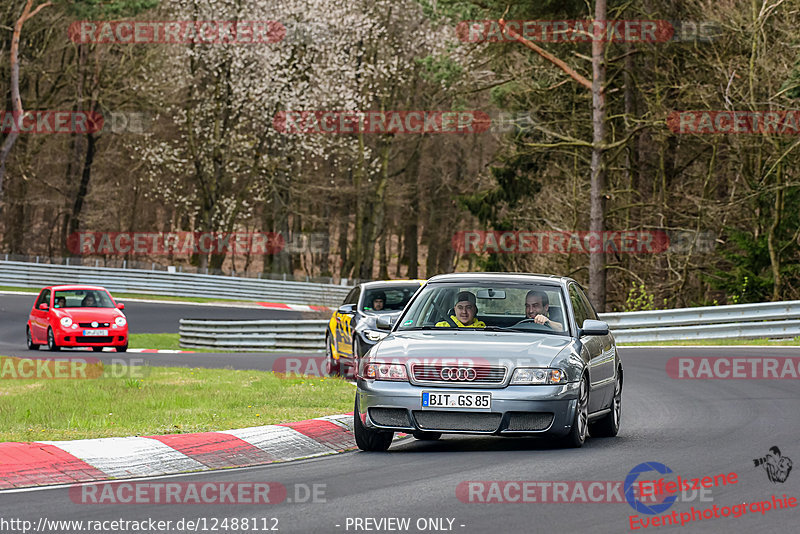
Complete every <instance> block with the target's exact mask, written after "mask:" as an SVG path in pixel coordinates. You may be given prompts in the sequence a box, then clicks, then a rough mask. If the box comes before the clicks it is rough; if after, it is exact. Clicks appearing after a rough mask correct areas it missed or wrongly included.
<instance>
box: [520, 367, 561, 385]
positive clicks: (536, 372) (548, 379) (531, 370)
mask: <svg viewBox="0 0 800 534" xmlns="http://www.w3.org/2000/svg"><path fill="white" fill-rule="evenodd" d="M566 383H567V373H565V372H564V371H562V370H561V369H543V368H540V367H520V368H518V369H516V370H515V371H514V376H512V377H511V385H512V386H521V385H530V384H566Z"/></svg>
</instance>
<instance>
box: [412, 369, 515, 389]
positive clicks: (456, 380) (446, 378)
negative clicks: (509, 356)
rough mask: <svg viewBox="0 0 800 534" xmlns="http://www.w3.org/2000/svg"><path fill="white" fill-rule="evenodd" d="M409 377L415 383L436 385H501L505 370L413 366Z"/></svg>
mask: <svg viewBox="0 0 800 534" xmlns="http://www.w3.org/2000/svg"><path fill="white" fill-rule="evenodd" d="M411 376H412V377H413V379H414V380H415V381H416V382H429V383H436V384H459V385H470V384H475V385H486V384H502V383H503V381H504V380H505V378H506V368H505V367H499V366H489V365H475V366H467V365H439V364H413V365H412V366H411Z"/></svg>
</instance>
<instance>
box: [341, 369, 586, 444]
mask: <svg viewBox="0 0 800 534" xmlns="http://www.w3.org/2000/svg"><path fill="white" fill-rule="evenodd" d="M578 386H579V383H578V382H574V383H568V384H564V385H559V386H507V387H504V388H487V389H475V388H469V389H459V388H458V387H452V388H441V387H435V386H415V385H412V384H410V383H408V382H390V381H382V380H365V379H361V378H360V379H359V380H358V390H357V393H356V395H357V399H358V403H357V405H358V412H357V413H356V416H357V417H361V421H362V422H363V423H364V425H365V426H367V427H368V428H372V429H378V430H392V431H402V432H413V431H415V430H422V431H432V432H443V433H456V434H496V435H549V436H562V435H565V434H567V433H568V432H569V430H570V428H571V426H572V421H573V419H574V415H575V406H576V404H577V398H578ZM423 391H430V392H437V393H447V392H448V391H462V392H463V391H468V392H470V393H491V395H492V404H491V410H489V411H486V410H465V409H457V408H446V409H442V408H439V409H435V408H424V409H423V408H422V400H421V399H422V392H423Z"/></svg>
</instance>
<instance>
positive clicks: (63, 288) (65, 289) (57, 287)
mask: <svg viewBox="0 0 800 534" xmlns="http://www.w3.org/2000/svg"><path fill="white" fill-rule="evenodd" d="M44 289H52V290H54V291H60V290H64V291H68V290H73V289H93V290H99V291H107V289H106V288H104V287H102V286H83V285H63V286H50V287H45V288H44Z"/></svg>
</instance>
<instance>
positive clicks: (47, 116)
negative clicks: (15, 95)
mask: <svg viewBox="0 0 800 534" xmlns="http://www.w3.org/2000/svg"><path fill="white" fill-rule="evenodd" d="M103 125H104V118H103V115H101V114H100V113H95V112H94V111H46V110H37V111H25V112H23V113H17V112H15V111H0V131H1V132H2V133H4V134H8V133H18V134H53V133H75V134H87V133H95V132H99V131H101V130H102V129H103Z"/></svg>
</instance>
